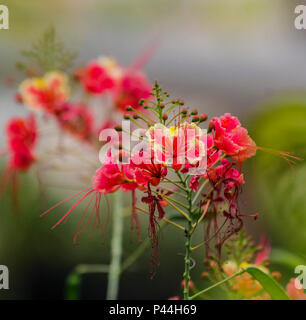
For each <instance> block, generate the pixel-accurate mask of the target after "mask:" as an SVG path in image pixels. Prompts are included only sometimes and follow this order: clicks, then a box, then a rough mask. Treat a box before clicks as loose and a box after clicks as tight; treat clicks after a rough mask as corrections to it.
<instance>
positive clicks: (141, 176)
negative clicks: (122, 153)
mask: <svg viewBox="0 0 306 320" xmlns="http://www.w3.org/2000/svg"><path fill="white" fill-rule="evenodd" d="M150 151H151V150H149V151H148V152H143V151H142V152H140V153H139V154H135V155H134V156H133V159H132V164H133V165H134V166H135V177H136V181H137V183H138V184H140V185H143V186H147V185H148V183H150V184H151V185H152V186H154V187H156V186H157V185H159V183H160V181H161V180H162V179H163V178H164V177H165V176H166V175H167V172H168V171H167V166H166V165H164V164H160V163H154V159H153V157H151V152H150Z"/></svg>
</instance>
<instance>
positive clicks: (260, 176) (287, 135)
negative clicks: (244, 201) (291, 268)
mask: <svg viewBox="0 0 306 320" xmlns="http://www.w3.org/2000/svg"><path fill="white" fill-rule="evenodd" d="M252 120H253V121H252V123H251V125H250V130H249V131H250V134H251V136H252V138H253V139H254V140H255V141H256V143H257V145H258V146H261V147H267V148H273V149H277V150H282V151H289V152H291V153H292V154H293V155H295V156H298V157H301V158H303V159H306V148H305V146H306V94H299V95H289V96H281V97H278V98H275V99H273V100H271V101H269V102H267V103H266V104H265V105H264V106H263V110H262V111H261V112H260V113H259V114H258V115H257V116H256V118H255V120H254V118H253V119H252ZM250 163H251V165H252V164H253V165H252V167H250V171H251V172H252V181H254V182H255V188H256V189H255V192H254V195H255V197H256V200H257V204H256V205H257V208H258V210H259V211H260V214H261V217H262V218H263V219H265V227H266V228H267V230H268V231H269V233H270V237H272V238H273V239H274V245H277V244H278V245H281V246H283V247H284V248H287V249H291V250H292V251H293V252H296V253H300V252H302V251H303V250H304V249H305V242H306V233H305V232H304V231H303V230H304V229H305V228H306V197H305V194H306V164H305V161H297V162H296V164H295V165H289V164H288V163H287V162H286V161H285V160H284V159H282V158H281V157H280V156H277V155H275V154H272V153H270V152H263V151H260V150H259V151H258V152H257V156H256V158H255V159H254V160H253V161H250Z"/></svg>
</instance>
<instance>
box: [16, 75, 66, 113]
mask: <svg viewBox="0 0 306 320" xmlns="http://www.w3.org/2000/svg"><path fill="white" fill-rule="evenodd" d="M19 94H20V98H19V99H20V100H21V101H22V102H23V103H24V104H25V105H27V106H28V107H29V108H31V109H34V110H43V111H46V112H49V113H53V112H54V111H55V110H56V109H57V108H58V106H60V105H61V104H63V103H64V102H66V101H67V99H68V97H69V88H68V78H67V76H66V75H65V74H64V73H62V72H58V71H54V72H49V73H46V74H45V75H44V76H43V77H41V78H38V77H37V78H29V79H26V80H25V81H23V82H22V83H21V85H20V89H19Z"/></svg>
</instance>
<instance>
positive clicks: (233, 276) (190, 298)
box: [189, 270, 245, 300]
mask: <svg viewBox="0 0 306 320" xmlns="http://www.w3.org/2000/svg"><path fill="white" fill-rule="evenodd" d="M244 272H245V270H240V271H238V272H236V273H234V274H233V275H231V276H230V277H228V278H225V279H223V280H222V281H220V282H217V283H215V284H214V285H212V286H210V287H208V288H206V289H204V290H202V291H199V292H198V293H196V294H194V295H193V296H191V297H189V300H193V299H195V298H196V297H198V296H200V295H202V294H203V293H206V292H207V291H209V290H211V289H214V288H216V287H218V286H220V285H221V284H223V283H225V282H227V281H229V280H231V279H233V278H235V277H237V276H240V275H241V274H243V273H244Z"/></svg>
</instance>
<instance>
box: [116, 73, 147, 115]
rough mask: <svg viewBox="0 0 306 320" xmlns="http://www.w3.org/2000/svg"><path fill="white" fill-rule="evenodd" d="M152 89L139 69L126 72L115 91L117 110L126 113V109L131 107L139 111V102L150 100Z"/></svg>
mask: <svg viewBox="0 0 306 320" xmlns="http://www.w3.org/2000/svg"><path fill="white" fill-rule="evenodd" d="M151 88H152V86H151V84H150V83H149V81H148V79H147V77H146V76H145V74H144V73H143V72H141V71H140V70H137V69H126V70H124V71H123V74H122V76H121V77H120V80H119V81H118V84H117V85H116V87H115V88H114V90H113V98H114V102H115V106H116V108H117V109H118V110H120V111H122V112H126V107H129V106H131V107H133V108H134V109H139V108H140V106H139V101H140V100H141V99H148V98H150V92H151Z"/></svg>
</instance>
